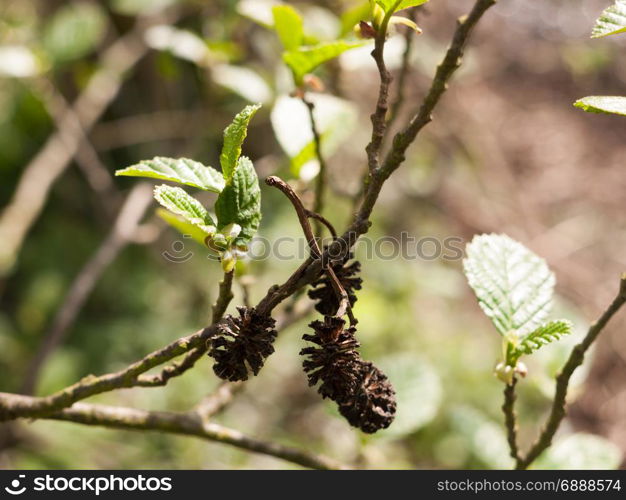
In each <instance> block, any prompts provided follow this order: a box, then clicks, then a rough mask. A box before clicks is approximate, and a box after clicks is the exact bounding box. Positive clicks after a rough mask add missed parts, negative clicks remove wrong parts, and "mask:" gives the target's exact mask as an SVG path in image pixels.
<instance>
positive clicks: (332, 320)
mask: <svg viewBox="0 0 626 500" xmlns="http://www.w3.org/2000/svg"><path fill="white" fill-rule="evenodd" d="M309 326H310V327H311V328H313V330H314V335H304V336H303V339H304V340H307V341H309V342H313V343H314V344H317V346H318V347H306V348H304V349H302V350H301V351H300V354H301V355H304V356H308V358H307V359H305V360H304V362H303V363H302V365H303V367H304V371H305V373H306V374H307V376H308V379H309V385H310V386H314V385H316V384H318V382H320V381H321V384H320V386H319V387H318V392H319V393H320V394H321V395H322V397H324V398H330V399H332V400H333V401H335V402H336V403H337V405H338V407H339V413H341V415H343V417H344V418H345V419H346V420H347V421H348V422H349V423H350V425H352V426H354V427H358V428H359V429H361V430H362V431H363V432H367V433H374V432H376V431H378V430H380V429H385V428H387V427H389V425H391V422H393V419H394V417H395V413H396V400H395V391H394V390H393V387H392V385H391V383H390V382H389V380H388V379H387V376H386V375H385V374H384V373H383V372H382V371H380V370H379V369H378V368H377V367H376V366H374V365H373V364H372V363H370V362H369V361H364V360H362V359H361V357H360V355H359V353H358V351H357V349H358V348H359V342H358V341H357V340H356V338H355V337H354V335H355V333H356V328H354V327H349V328H345V321H344V320H343V319H341V318H336V317H333V316H325V317H324V321H313V323H311V324H310V325H309Z"/></svg>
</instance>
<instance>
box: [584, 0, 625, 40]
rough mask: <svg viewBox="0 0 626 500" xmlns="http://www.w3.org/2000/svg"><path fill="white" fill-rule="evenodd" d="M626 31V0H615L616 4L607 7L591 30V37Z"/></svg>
mask: <svg viewBox="0 0 626 500" xmlns="http://www.w3.org/2000/svg"><path fill="white" fill-rule="evenodd" d="M624 32H626V0H615V4H613V5H611V6H610V7H607V9H606V10H605V11H604V12H602V15H601V16H600V18H599V19H598V20H597V21H596V25H595V26H594V27H593V31H592V32H591V38H601V37H603V36H609V35H617V34H618V33H624Z"/></svg>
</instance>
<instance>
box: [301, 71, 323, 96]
mask: <svg viewBox="0 0 626 500" xmlns="http://www.w3.org/2000/svg"><path fill="white" fill-rule="evenodd" d="M302 81H303V83H304V85H305V86H306V87H307V88H308V89H309V90H311V91H313V92H324V90H325V88H326V86H325V85H324V82H323V81H322V80H321V79H320V78H318V77H317V76H315V75H311V74H309V75H304V78H303V79H302Z"/></svg>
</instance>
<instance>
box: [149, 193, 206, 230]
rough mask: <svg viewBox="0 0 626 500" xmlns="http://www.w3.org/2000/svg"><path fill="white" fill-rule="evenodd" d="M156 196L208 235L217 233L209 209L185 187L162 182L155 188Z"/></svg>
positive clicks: (160, 201) (159, 200)
mask: <svg viewBox="0 0 626 500" xmlns="http://www.w3.org/2000/svg"><path fill="white" fill-rule="evenodd" d="M154 198H155V199H156V200H157V201H158V202H159V203H160V204H161V205H163V206H164V207H165V208H167V209H168V210H170V211H171V212H173V213H175V214H176V215H180V216H181V217H183V218H184V219H185V220H186V221H187V222H189V223H190V224H193V225H194V226H196V227H197V228H199V229H200V230H202V231H204V232H205V233H206V234H207V235H210V234H214V233H215V229H216V228H215V222H213V219H212V218H211V216H210V215H209V213H208V212H207V210H206V209H205V208H204V206H202V203H200V202H199V201H198V200H196V199H195V198H194V197H193V196H191V195H189V194H188V193H187V192H186V191H185V190H184V189H182V188H179V187H174V186H167V185H165V184H162V185H160V186H156V187H155V188H154Z"/></svg>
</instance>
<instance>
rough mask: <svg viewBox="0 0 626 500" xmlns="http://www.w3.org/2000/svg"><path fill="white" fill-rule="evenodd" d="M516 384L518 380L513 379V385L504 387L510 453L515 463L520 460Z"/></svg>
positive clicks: (503, 406) (505, 421) (504, 405)
mask: <svg viewBox="0 0 626 500" xmlns="http://www.w3.org/2000/svg"><path fill="white" fill-rule="evenodd" d="M516 384H517V379H516V378H515V377H513V380H512V381H511V383H510V384H506V385H505V386H504V404H503V405H502V412H503V413H504V423H505V427H506V437H507V441H508V443H509V451H510V455H511V458H513V460H515V461H517V460H519V448H518V446H517V415H516V414H515V399H516V395H515V386H516Z"/></svg>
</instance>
